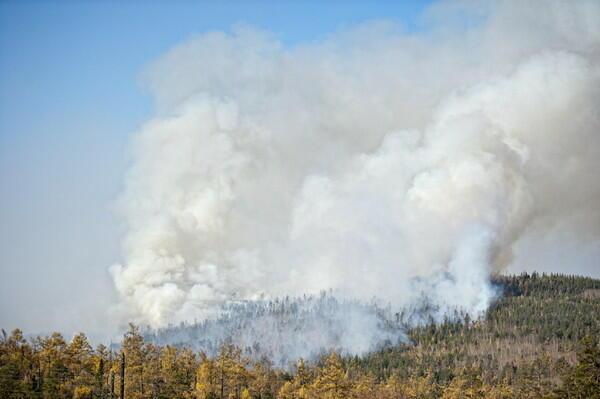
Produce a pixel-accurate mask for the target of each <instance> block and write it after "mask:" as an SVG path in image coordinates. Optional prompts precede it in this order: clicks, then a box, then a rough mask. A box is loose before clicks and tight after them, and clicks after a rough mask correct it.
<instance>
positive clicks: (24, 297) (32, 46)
mask: <svg viewBox="0 0 600 399" xmlns="http://www.w3.org/2000/svg"><path fill="white" fill-rule="evenodd" d="M427 3H428V2H423V1H414V2H410V1H404V2H392V1H389V2H388V1H386V2H358V1H351V2H342V1H333V2H329V3H328V4H327V5H323V4H322V2H316V1H315V2H299V1H295V2H292V1H288V2H281V1H279V2H275V1H273V2H252V1H239V2H216V1H214V2H191V1H190V2H184V1H179V2H177V1H176V2H158V1H149V2H141V1H133V2H128V3H127V4H121V3H119V2H116V1H115V2H111V1H98V2H92V1H89V2H75V1H65V2H51V1H48V2H28V1H18V2H17V1H14V2H12V1H7V2H1V3H0V221H1V223H0V275H1V278H0V326H2V327H4V328H13V327H16V326H20V327H22V328H24V329H25V330H27V331H29V332H37V331H40V329H43V328H55V329H63V330H65V331H69V330H71V331H72V330H78V329H81V328H84V327H85V322H84V321H81V320H82V319H84V317H82V316H81V313H93V312H94V311H95V309H98V308H102V307H105V306H108V303H109V302H110V301H111V299H112V295H114V294H113V292H112V287H111V283H110V281H109V277H108V273H107V268H108V266H110V264H112V263H114V262H117V261H118V260H119V259H118V257H119V237H120V233H121V230H120V227H119V221H118V219H117V218H116V216H115V215H114V212H113V210H112V204H113V202H114V200H115V198H116V196H117V195H118V193H119V190H120V188H121V185H122V181H123V176H124V173H125V171H126V167H127V159H128V142H129V138H130V136H131V134H132V133H134V132H135V131H136V130H137V129H138V128H139V126H140V125H141V124H142V123H143V122H144V120H146V119H148V118H149V117H150V116H151V115H152V109H153V105H152V100H151V98H150V97H149V95H148V94H147V93H146V92H145V90H144V88H143V87H141V85H140V83H139V79H138V78H139V75H140V72H141V71H142V70H143V68H144V66H145V65H147V64H148V63H149V62H151V61H152V60H154V59H156V58H157V57H159V56H160V55H161V54H163V53H164V52H165V51H167V50H168V49H169V48H170V47H172V46H174V45H176V44H178V43H181V42H183V41H185V40H186V39H189V38H191V37H193V36H194V35H196V34H201V33H203V32H206V31H210V30H229V29H230V28H231V27H232V26H234V25H236V24H247V25H251V26H255V27H258V28H262V29H265V30H268V31H270V32H271V33H273V34H274V35H275V37H277V38H278V39H279V40H281V41H282V43H284V44H285V45H288V46H293V45H295V44H298V43H304V42H310V41H314V40H318V39H319V38H322V37H323V36H326V35H327V34H329V33H331V32H335V31H337V30H340V29H344V28H345V27H347V26H352V25H355V24H357V23H360V22H364V21H368V20H374V19H386V20H393V21H396V22H398V23H400V24H401V25H403V26H406V27H407V29H416V28H417V27H418V26H419V14H420V13H421V11H422V10H423V9H424V8H425V7H426V6H427ZM88 316H89V315H88ZM89 317H93V315H92V316H89ZM44 326H45V327H44Z"/></svg>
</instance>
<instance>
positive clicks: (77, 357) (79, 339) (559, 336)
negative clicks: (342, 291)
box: [0, 273, 600, 399]
mask: <svg viewBox="0 0 600 399" xmlns="http://www.w3.org/2000/svg"><path fill="white" fill-rule="evenodd" d="M494 283H495V284H496V285H497V286H498V287H499V289H500V290H501V291H502V292H503V295H502V296H501V297H500V298H499V299H498V300H497V301H496V303H495V304H494V305H493V306H492V308H490V309H489V311H488V312H487V314H486V315H485V317H484V318H482V319H479V320H471V319H470V318H469V316H467V315H458V314H457V315H453V317H450V318H448V319H447V320H445V321H444V322H442V323H437V324H434V323H425V324H420V325H419V326H418V327H412V328H408V327H407V326H406V325H404V324H403V323H404V321H405V320H406V317H405V316H406V315H390V314H389V313H385V312H383V313H378V316H377V317H378V322H377V323H376V324H378V325H379V327H377V328H383V330H382V331H388V332H389V331H392V332H397V331H398V327H401V326H403V327H404V328H405V330H404V332H403V334H405V335H403V336H402V339H401V340H400V342H399V343H398V342H397V341H393V340H387V341H386V342H387V345H385V346H382V347H380V348H379V349H378V350H376V351H374V352H371V353H368V354H364V355H361V356H358V355H355V356H350V355H343V354H342V355H341V356H340V355H338V354H336V353H332V354H324V355H323V356H321V357H319V358H317V360H315V361H313V362H304V361H299V362H297V363H296V365H295V366H294V367H292V368H291V369H281V368H278V367H276V366H274V365H273V363H272V362H271V361H270V360H269V359H266V358H262V359H260V358H256V356H254V357H252V356H250V355H252V353H249V352H248V348H237V347H235V346H233V345H231V344H227V343H226V342H225V343H222V345H221V346H220V348H215V350H214V354H208V355H206V354H202V353H200V354H199V353H197V352H194V351H193V350H191V349H190V348H186V347H182V346H177V345H175V346H173V345H166V346H161V345H158V344H155V343H151V342H148V341H145V340H144V336H143V335H142V334H141V333H140V330H139V329H138V328H137V327H135V326H133V325H132V326H131V328H130V330H129V331H128V332H127V333H126V334H125V336H124V339H123V342H122V345H121V348H119V349H118V350H117V349H113V350H110V349H109V348H106V347H104V346H102V345H100V346H99V347H98V348H96V349H93V348H92V347H91V346H90V345H89V343H88V341H87V338H86V337H85V335H84V334H78V335H76V336H75V337H74V338H73V339H72V340H71V342H66V341H65V339H64V338H63V337H62V335H60V334H58V333H55V334H53V335H51V336H49V337H39V338H36V339H33V340H29V341H27V340H26V339H24V338H23V334H22V333H21V332H20V331H19V330H15V331H14V332H13V333H12V334H10V335H9V334H6V333H4V337H3V339H2V341H1V342H0V397H2V398H114V397H119V395H120V392H121V386H122V378H121V371H122V360H123V358H124V359H125V378H124V386H123V388H124V392H125V398H148V399H150V398H261V399H264V398H275V397H277V398H282V399H288V398H298V399H300V398H340V399H341V398H381V399H384V398H438V397H443V398H463V397H470V398H512V397H515V398H523V397H524V398H545V397H553V398H561V397H566V398H569V397H573V398H576V397H577V398H598V397H600V396H599V395H600V349H599V348H598V345H597V341H598V339H599V338H600V280H595V279H591V278H585V277H575V276H563V275H550V276H548V275H538V274H535V273H534V274H532V275H528V274H523V275H520V276H499V277H496V278H495V279H494ZM305 300H306V299H305ZM311 301H312V300H309V301H308V303H309V304H310V306H308V307H306V306H300V305H301V304H298V303H295V302H294V301H291V302H290V301H288V302H285V301H284V302H278V303H277V304H276V305H271V306H272V307H271V308H270V309H271V310H270V312H272V314H279V313H281V314H284V315H286V317H287V318H285V320H287V321H288V322H291V321H293V319H295V316H294V315H296V314H297V312H299V311H300V313H301V314H303V316H302V317H304V318H306V319H307V320H311V317H313V316H314V315H315V314H317V315H318V314H319V312H321V313H322V312H329V311H331V309H337V310H340V309H341V310H344V309H346V310H348V309H354V308H355V307H356V306H358V308H359V309H363V310H364V309H365V308H362V307H361V306H363V305H357V304H352V303H336V302H335V301H334V302H331V299H328V298H327V297H323V298H321V299H316V300H315V301H313V302H311ZM323 301H325V302H331V303H330V305H327V306H333V308H330V307H325V308H323V306H324V305H323V304H324V303H325V302H323ZM304 305H306V304H304ZM242 310H244V312H246V311H251V312H250V313H251V314H252V315H254V316H253V317H255V318H256V317H257V315H258V316H260V314H261V312H267V310H268V309H267V310H265V308H262V307H260V306H258V307H256V306H249V307H243V308H242ZM295 312H296V313H295ZM303 312H304V313H303ZM352 312H354V310H352ZM267 313H268V312H267ZM232 314H235V313H232ZM230 316H231V314H230ZM394 316H395V317H394ZM299 320H300V319H299ZM296 322H297V320H296ZM223 323H225V324H222V325H223V326H225V328H229V327H231V326H233V325H236V326H241V327H242V328H243V327H244V326H246V325H248V324H246V323H245V321H244V320H233V321H231V320H229V321H226V322H223ZM227 323H229V324H227ZM232 323H233V324H232ZM381 323H384V324H385V323H388V324H387V325H384V326H383V327H381ZM313 325H314V324H313ZM342 327H343V326H342ZM185 328H186V327H185V326H184V327H182V328H180V330H185ZM211 328H212V327H211ZM176 330H177V329H176ZM202 331H205V330H202V329H200V330H197V331H196V333H199V332H202ZM3 332H4V331H3ZM306 332H307V331H306V330H300V333H299V335H303V334H306ZM392 336H393V337H396V335H392ZM156 337H157V336H156V335H155V336H154V337H151V338H152V339H153V340H154V341H156ZM250 349H252V348H250Z"/></svg>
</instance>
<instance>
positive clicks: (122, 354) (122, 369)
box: [120, 352, 125, 399]
mask: <svg viewBox="0 0 600 399" xmlns="http://www.w3.org/2000/svg"><path fill="white" fill-rule="evenodd" d="M120 399H125V352H123V353H121V396H120Z"/></svg>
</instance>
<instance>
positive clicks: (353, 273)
mask: <svg viewBox="0 0 600 399" xmlns="http://www.w3.org/2000/svg"><path fill="white" fill-rule="evenodd" d="M525 3H526V4H525ZM425 21H426V22H425V25H426V27H425V28H423V29H422V30H420V31H418V32H412V33H406V32H404V31H402V29H401V28H399V27H397V26H394V25H392V24H388V23H369V24H366V25H361V26H358V27H356V28H355V29H351V30H349V31H346V32H342V33H337V34H334V35H332V36H330V37H328V38H326V39H324V40H322V41H318V42H313V43H310V44H306V45H298V46H293V47H289V46H284V45H282V44H281V43H279V42H278V41H277V40H275V39H274V38H272V37H271V36H270V35H269V34H268V33H265V32H261V31H257V30H253V29H247V28H241V29H236V30H234V31H233V33H222V32H213V33H207V34H204V35H202V36H200V37H197V38H195V39H193V40H190V41H189V42H186V43H183V44H181V45H179V46H177V47H175V48H174V49H172V50H171V51H170V52H169V53H167V54H166V55H165V56H163V57H162V58H161V59H159V60H158V61H156V62H155V63H154V64H153V65H152V66H151V67H150V68H149V69H148V71H147V73H146V80H147V82H148V85H149V87H150V89H151V91H152V93H153V95H154V96H155V99H156V103H157V107H158V114H157V116H156V117H155V118H154V119H153V120H151V121H149V122H148V123H147V124H146V125H145V126H144V127H143V128H142V129H141V131H140V132H139V134H137V136H136V137H135V141H134V150H135V153H134V163H133V166H132V168H131V170H130V173H129V175H128V177H127V180H126V184H125V192H124V193H123V196H122V202H121V203H122V210H123V214H124V218H125V220H126V223H127V234H126V237H125V241H124V245H123V247H124V253H123V256H124V258H123V263H122V265H116V266H114V267H112V268H111V273H112V275H113V278H114V281H115V284H116V287H117V290H118V292H119V293H120V296H121V299H122V303H121V308H122V309H123V311H124V312H125V313H126V316H127V317H128V318H133V319H134V320H136V321H138V322H142V323H149V324H150V325H152V326H163V325H165V324H167V323H169V322H178V321H182V320H191V319H194V318H196V319H199V318H202V317H205V316H209V315H211V314H212V313H213V312H214V310H215V309H216V308H217V307H218V306H219V305H220V304H223V303H225V302H227V301H231V300H248V299H258V298H264V297H266V298H272V297H278V296H285V295H288V294H289V295H302V294H305V293H318V292H320V291H322V290H329V289H333V290H336V292H338V293H339V295H341V296H347V297H351V298H358V299H363V300H370V299H371V298H373V297H376V298H379V299H380V300H382V301H384V302H385V303H387V302H389V303H391V304H392V305H393V306H397V307H401V306H414V305H415V304H416V303H418V302H419V301H421V300H423V298H426V299H427V301H428V302H429V303H431V304H433V305H434V306H435V307H437V309H438V315H441V314H443V313H444V312H447V311H449V310H453V309H456V308H459V309H461V310H464V311H468V312H470V313H472V314H474V315H477V314H481V313H482V312H483V311H485V309H486V308H487V307H488V305H489V303H490V301H491V300H493V297H494V290H493V289H492V287H491V286H490V283H489V277H490V274H491V273H493V272H495V271H500V270H503V269H504V268H506V267H508V266H510V267H513V266H514V265H518V264H519V262H520V261H521V260H522V259H532V255H531V253H528V249H527V248H528V246H527V245H525V244H526V243H528V242H530V243H531V242H534V243H537V244H536V245H535V248H536V249H537V250H540V249H542V250H543V249H544V245H543V242H544V240H545V238H544V237H545V236H546V235H548V234H552V236H553V237H557V236H560V237H571V238H570V239H569V240H567V241H569V245H568V248H580V249H581V248H590V250H591V251H595V252H594V253H598V252H599V251H598V248H600V244H599V243H600V206H599V205H598V204H600V179H599V178H598V175H597V174H598V171H600V112H599V110H600V64H599V63H598V61H599V57H600V4H598V2H595V1H577V2H551V1H547V2H543V4H542V3H537V4H532V3H531V2H491V3H489V4H485V5H478V6H473V5H469V6H465V5H464V4H463V3H442V4H439V5H437V6H435V7H433V8H432V9H431V10H430V11H429V12H428V14H427V15H426V16H425ZM449 21H451V22H449ZM557 232H558V233H557ZM573 237H574V238H575V241H576V242H581V243H582V244H581V245H580V246H576V245H573V243H572V241H573ZM547 242H551V243H552V245H554V246H555V245H560V242H561V241H560V240H549V241H547ZM524 243H525V244H524ZM513 248H518V250H515V251H513ZM553 249H554V251H556V248H555V247H554V248H553ZM571 259H572V262H574V263H577V262H578V261H586V259H587V262H596V265H593V264H592V265H589V264H588V266H587V267H598V265H597V262H598V259H597V258H596V257H590V256H589V255H585V254H579V253H573V257H572V258H571ZM531 267H537V268H539V267H543V265H531ZM570 267H571V266H570V265H564V270H565V271H566V272H568V271H569V270H570Z"/></svg>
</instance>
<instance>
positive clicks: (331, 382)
mask: <svg viewBox="0 0 600 399" xmlns="http://www.w3.org/2000/svg"><path fill="white" fill-rule="evenodd" d="M351 394H352V384H351V382H350V381H349V380H348V376H347V375H346V372H345V370H344V368H343V366H342V361H341V358H340V356H339V355H338V354H336V353H332V354H331V355H329V356H328V357H327V359H326V361H325V366H324V367H323V368H322V369H320V370H319V371H318V372H317V376H316V378H315V380H314V382H313V383H312V385H311V386H310V390H309V397H315V398H322V399H347V398H349V397H351Z"/></svg>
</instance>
